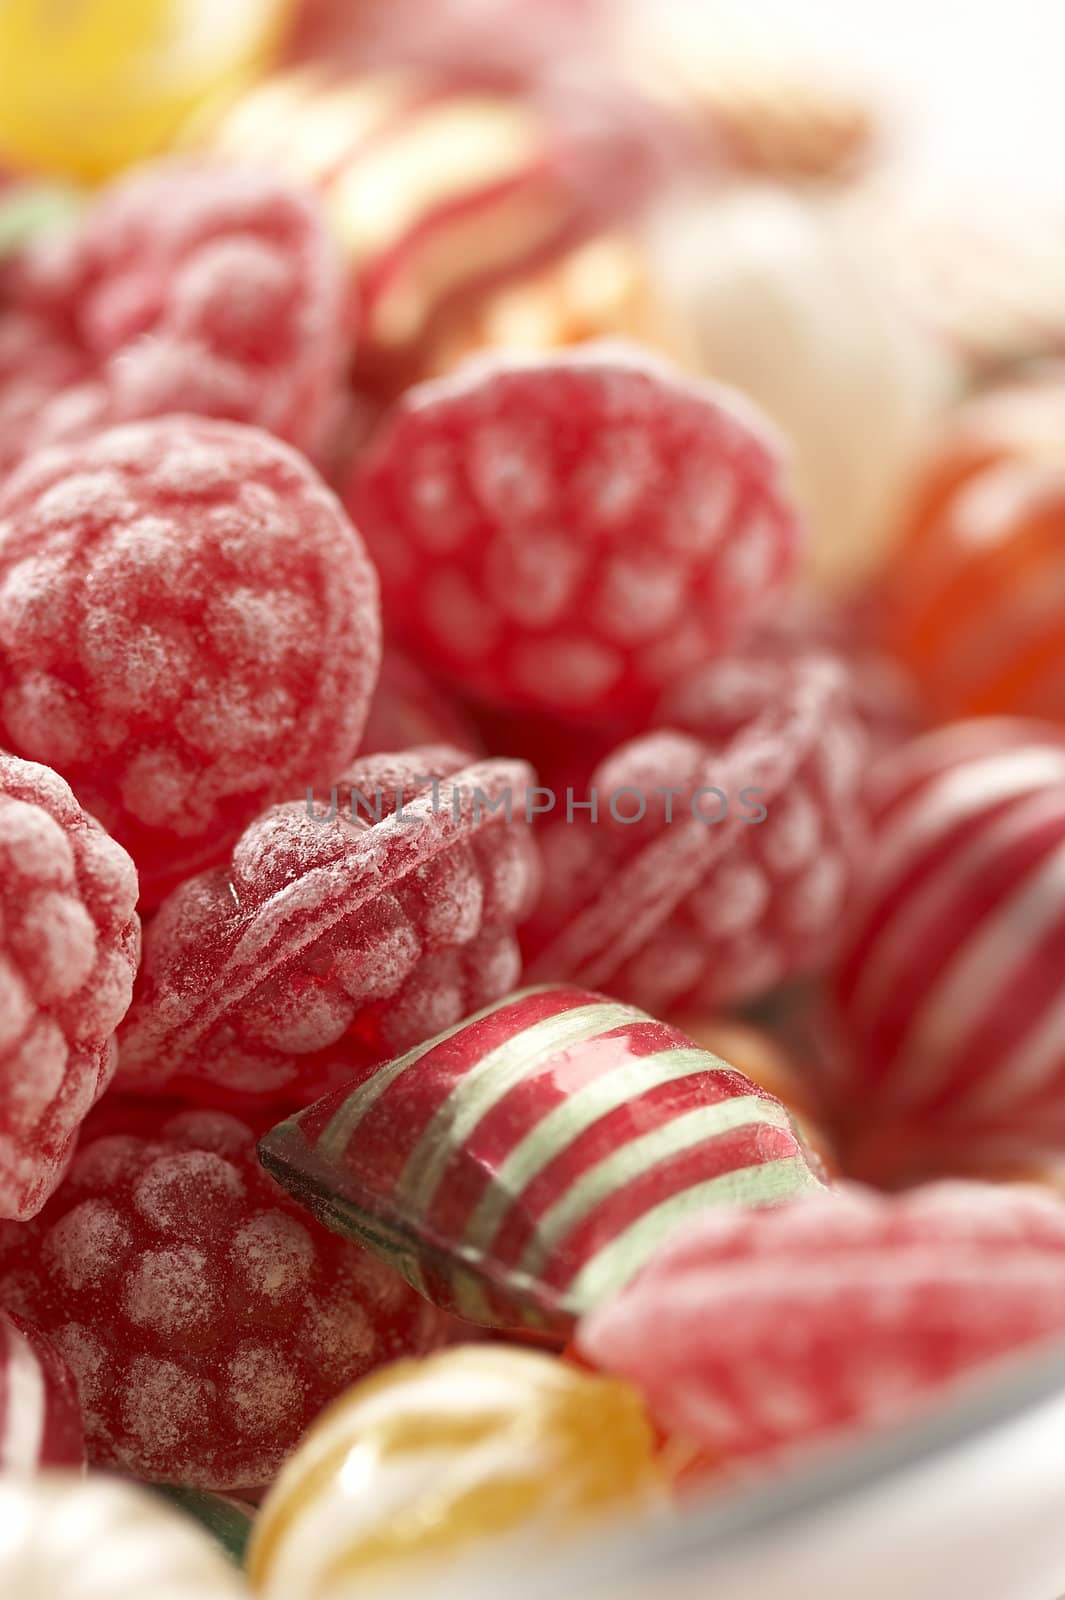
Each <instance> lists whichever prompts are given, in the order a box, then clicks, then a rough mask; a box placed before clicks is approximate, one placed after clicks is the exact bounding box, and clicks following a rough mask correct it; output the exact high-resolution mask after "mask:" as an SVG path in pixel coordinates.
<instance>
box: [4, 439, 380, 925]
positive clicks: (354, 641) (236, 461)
mask: <svg viewBox="0 0 1065 1600" xmlns="http://www.w3.org/2000/svg"><path fill="white" fill-rule="evenodd" d="M378 653H379V625H378V615H377V589H376V581H375V578H374V573H373V570H372V568H371V566H370V563H369V561H368V560H367V557H366V554H365V551H364V549H363V546H362V543H361V541H360V539H359V536H358V534H357V533H356V532H355V530H354V529H353V528H352V526H351V524H350V522H349V521H348V520H347V518H346V517H345V515H344V513H343V511H342V509H341V507H340V506H339V504H338V502H337V501H336V500H335V498H334V497H333V496H332V494H331V493H330V492H329V491H328V490H327V489H326V488H325V486H324V485H323V484H322V483H321V481H320V480H319V479H318V478H317V477H316V475H315V473H314V472H313V470H312V469H311V468H310V467H308V466H307V464H306V462H304V461H303V460H302V459H301V458H300V457H299V456H297V455H296V454H295V452H294V451H292V450H290V449H289V448H288V447H287V446H285V445H283V444H281V443H279V442H278V441H277V440H275V439H272V438H270V437H268V436H267V435H266V434H264V433H262V432H260V431H259V430H258V429H253V428H244V427H241V426H239V425H237V424H234V423H227V422H216V421H212V420H209V419H206V418H197V417H164V418H161V419H159V420H157V421H152V422H144V423H136V424H131V425H130V426H128V427H123V428H114V429H110V430H107V431H105V432H103V433H100V434H96V435H94V436H93V437H92V438H90V439H87V440H85V441H84V442H82V443H80V444H73V445H62V446H56V447H55V448H54V449H51V450H47V451H42V452H40V453H39V454H37V455H36V456H34V457H32V458H31V459H30V460H28V461H27V462H25V463H24V465H23V467H22V468H21V470H20V471H19V472H17V473H15V474H13V475H12V477H11V478H9V479H8V481H7V483H6V484H5V485H4V487H3V489H2V490H0V739H2V740H3V741H4V742H5V743H6V744H7V745H8V746H9V747H10V748H11V749H13V750H15V751H16V752H17V753H19V754H21V755H25V756H28V757H31V758H33V759H38V760H42V761H47V762H49V763H50V764H52V765H54V766H55V767H56V769H57V770H58V771H60V772H61V773H62V774H63V776H64V777H65V778H67V779H68V780H69V782H70V784H71V786H72V787H73V789H74V790H75V792H76V793H77V795H78V798H79V799H80V800H81V801H82V803H83V804H84V805H85V806H86V807H87V808H88V809H89V810H90V811H92V813H93V814H94V815H95V816H97V817H99V818H100V820H101V821H102V822H103V823H104V825H105V826H106V827H107V828H108V829H109V830H110V832H111V833H112V834H113V835H114V836H115V838H117V839H118V840H119V841H120V843H122V844H123V845H124V846H125V847H126V848H127V849H128V850H129V851H130V854H131V855H132V856H133V858H134V860H135V862H136V863H137V867H138V869H139V871H140V876H141V891H142V895H143V896H144V899H145V901H146V902H148V903H151V902H153V901H155V900H158V898H159V897H160V895H161V894H162V893H163V892H165V889H166V888H167V887H168V886H169V884H171V883H174V882H178V881H180V880H181V878H183V877H186V876H187V875H188V874H189V873H190V872H192V871H195V870H197V869H198V868H199V867H201V866H203V865H206V864H207V863H208V862H210V861H212V860H217V859H219V858H220V857H221V856H222V855H223V854H224V852H225V849H226V847H227V845H228V844H229V843H231V841H232V840H233V839H234V838H235V837H236V836H237V834H238V833H239V832H240V829H241V828H242V827H243V826H244V825H245V824H246V823H247V822H248V821H249V820H250V819H251V818H252V817H253V816H254V815H255V814H256V813H257V812H258V811H260V810H261V809H262V808H263V806H264V805H267V804H269V802H270V801H272V800H274V799H276V798H278V796H279V795H283V794H285V793H291V792H292V790H293V789H294V788H298V787H299V785H300V784H302V783H306V782H310V781H313V780H314V779H316V778H320V777H322V776H323V775H325V774H328V773H329V772H332V771H335V770H336V769H337V768H338V767H339V766H342V765H343V763H344V762H345V761H347V760H349V759H350V758H351V756H352V755H353V753H354V751H355V749H356V748H357V746H358V742H359V738H360V735H361V733H362V727H363V722H364V720H365V716H366V712H367V708H368V705H369V700H370V695H371V693H372V690H373V685H374V680H375V676H376V672H377V663H378Z"/></svg>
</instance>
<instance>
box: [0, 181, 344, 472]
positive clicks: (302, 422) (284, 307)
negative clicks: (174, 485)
mask: <svg viewBox="0 0 1065 1600" xmlns="http://www.w3.org/2000/svg"><path fill="white" fill-rule="evenodd" d="M5 289H6V293H5V295H4V297H3V301H2V302H0V304H2V305H3V309H2V311H0V423H2V437H0V468H2V469H7V468H10V467H12V466H14V465H16V464H17V462H18V461H19V460H20V459H21V458H22V457H23V456H24V455H26V454H27V453H28V452H29V451H31V450H33V449H39V448H40V447H41V446H43V445H46V444H54V443H57V442H59V441H61V440H67V439H76V438H81V437H83V436H84V435H85V434H86V433H87V432H89V431H90V430H92V429H94V428H101V427H107V426H110V425H112V424H115V423H121V422H131V421H134V420H136V419H138V418H142V417H154V416H159V415H162V414H163V413H166V412H173V411H181V412H193V413H196V414H197V415H201V416H216V417H226V418H229V419H230V420H232V421H235V422H246V423H254V424H255V425H257V426H259V427H263V428H266V429H267V430H268V431H269V432H270V433H275V434H277V435H278V436H279V437H280V438H283V439H286V440H287V441H289V442H290V443H291V444H294V445H296V446H297V447H298V448H299V449H301V450H304V451H306V452H307V453H308V454H309V455H310V456H312V458H313V457H314V456H315V455H316V454H320V453H321V452H322V451H323V450H324V449H325V447H326V445H327V442H328V438H329V435H330V432H331V430H332V428H333V426H334V424H335V421H336V412H337V407H338V404H339V400H340V383H341V370H342V361H343V354H344V341H343V340H342V338H341V284H340V264H339V258H338V255H337V251H336V246H335V244H334V242H333V240H332V239H331V238H330V237H329V235H328V232H327V228H326V223H325V219H324V217H323V216H322V215H321V214H320V212H319V210H318V208H317V206H316V205H315V203H314V201H313V199H312V198H310V197H308V196H307V195H305V194H304V193H303V192H302V191H301V190H299V189H298V188H294V187H292V186H290V185H288V184H286V183H284V182H282V181H280V180H279V179H277V178H276V177H274V176H272V175H271V174H269V173H266V172H254V171H252V172H249V171H246V170H237V171H234V170H230V169H227V168H226V167H219V166H215V167H211V166H203V165H198V164H196V163H195V162H173V161H171V162H161V163H159V164H158V165H154V166H148V167H145V168H143V169H142V170H138V171H136V172H134V173H132V174H130V175H129V176H126V177H124V178H122V179H121V180H120V181H119V182H117V183H116V184H114V185H113V186H111V187H110V188H109V189H107V190H105V191H104V192H103V193H102V194H101V195H100V196H99V197H97V198H94V199H93V200H91V201H89V202H88V203H87V204H86V206H85V207H84V210H83V213H82V215H81V217H80V218H79V220H78V221H77V222H75V223H72V224H71V225H70V227H69V228H67V229H65V230H59V229H56V228H52V229H49V230H47V231H44V230H42V231H41V235H40V236H39V237H38V238H36V239H34V238H31V240H30V243H29V246H28V247H27V249H26V250H25V251H24V252H23V254H22V255H21V256H20V257H19V258H18V259H17V260H16V261H15V262H13V263H12V264H11V266H10V267H9V268H8V270H7V273H6V276H5Z"/></svg>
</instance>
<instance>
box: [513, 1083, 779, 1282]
mask: <svg viewBox="0 0 1065 1600" xmlns="http://www.w3.org/2000/svg"><path fill="white" fill-rule="evenodd" d="M752 1126H761V1127H770V1128H787V1129H788V1130H789V1131H790V1129H791V1126H792V1123H791V1117H790V1115H789V1113H788V1111H787V1109H786V1108H785V1107H784V1106H782V1105H780V1104H779V1102H777V1101H774V1100H767V1099H765V1098H764V1097H763V1096H761V1095H753V1094H741V1095H734V1096H733V1098H732V1099H731V1100H719V1101H717V1103H716V1104H715V1105H710V1106H696V1107H695V1109H694V1110H692V1111H687V1112H684V1113H683V1114H682V1115H681V1116H678V1117H674V1118H673V1119H672V1121H670V1122H667V1123H664V1124H663V1125H662V1126H661V1127H659V1128H652V1130H651V1131H650V1133H645V1134H643V1135H641V1137H640V1138H638V1139H630V1140H628V1141H627V1143H625V1144H623V1145H621V1146H620V1147H619V1148H618V1149H617V1150H612V1151H611V1152H610V1154H609V1155H608V1156H604V1157H603V1159H602V1160H601V1161H597V1162H596V1164H595V1166H594V1167H590V1168H589V1169H588V1171H587V1172H584V1173H582V1175H581V1176H580V1177H579V1178H578V1179H577V1181H576V1182H575V1183H574V1184H573V1185H572V1187H571V1188H570V1189H568V1190H567V1191H566V1193H565V1194H564V1195H563V1196H562V1197H561V1199H559V1200H557V1201H556V1202H555V1204H554V1205H553V1206H552V1207H551V1209H550V1210H549V1211H547V1212H545V1213H544V1215H543V1216H542V1217H541V1219H540V1221H539V1223H538V1225H537V1229H536V1232H535V1234H534V1235H533V1237H532V1238H531V1239H530V1241H529V1243H528V1245H527V1246H526V1249H525V1253H524V1255H523V1256H522V1259H521V1270H522V1271H523V1272H528V1273H530V1274H536V1273H538V1272H540V1271H542V1270H543V1267H544V1265H545V1263H546V1262H547V1261H549V1260H550V1258H551V1256H552V1255H553V1254H554V1252H555V1251H556V1250H557V1249H558V1247H559V1245H560V1244H561V1242H562V1240H563V1239H564V1238H565V1237H566V1235H567V1234H568V1233H570V1232H572V1230H573V1229H574V1228H576V1227H579V1226H580V1224H581V1223H582V1222H583V1221H584V1220H585V1218H586V1217H588V1216H590V1215H591V1213H592V1212H593V1211H594V1210H595V1208H596V1206H598V1205H600V1204H601V1203H602V1202H603V1201H604V1200H606V1199H608V1198H609V1197H610V1195H612V1194H615V1193H617V1191H618V1190H619V1189H622V1188H624V1187H625V1186H626V1185H627V1184H630V1183H632V1182H633V1181H634V1180H635V1179H636V1178H641V1177H643V1175H644V1174H645V1173H647V1172H650V1171H651V1169H652V1167H656V1166H658V1164H659V1162H662V1161H666V1160H668V1159H669V1158H670V1157H671V1156H677V1155H680V1154H681V1152H682V1151H684V1150H690V1149H692V1148H693V1146H695V1145H698V1144H702V1143H704V1141H705V1140H707V1139H713V1138H715V1137H717V1136H718V1135H720V1134H723V1133H732V1132H733V1131H734V1130H735V1129H737V1128H744V1127H752ZM763 1165H764V1164H763ZM741 1170H742V1172H743V1173H744V1174H747V1173H757V1172H760V1171H761V1170H762V1166H757V1167H749V1168H743V1169H741ZM737 1175H738V1174H733V1173H725V1174H719V1176H718V1178H716V1179H714V1180H713V1181H714V1182H719V1181H721V1177H726V1178H732V1177H734V1176H737Z"/></svg>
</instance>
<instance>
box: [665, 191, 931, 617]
mask: <svg viewBox="0 0 1065 1600" xmlns="http://www.w3.org/2000/svg"><path fill="white" fill-rule="evenodd" d="M650 245H651V249H652V253H653V257H654V263H655V270H656V272H657V276H658V279H659V284H660V290H661V293H662V295H663V297H664V298H665V300H666V303H667V305H668V306H669V308H670V309H671V311H672V313H673V316H674V317H675V318H676V319H678V320H681V321H683V322H686V324H687V329H688V339H687V351H686V359H687V361H688V363H689V365H690V366H692V367H693V368H694V369H695V370H696V371H699V372H702V373H705V374H708V375H710V376H712V377H714V378H717V379H720V380H722V381H724V382H726V383H731V384H734V385H735V386H736V387H737V388H739V389H743V390H745V391H746V392H747V393H748V394H749V395H750V396H751V397H752V398H753V399H754V400H756V401H758V402H759V403H760V404H761V405H762V406H764V407H765V409H766V410H767V411H768V412H769V413H770V415H771V416H772V417H773V418H774V420H775V421H776V422H777V423H778V424H779V426H780V427H781V428H782V429H783V430H784V432H785V434H786V435H787V436H788V438H789V440H790V443H791V446H792V452H793V471H794V476H795V484H796V488H797V490H798V493H799V497H800V500H801V502H802V505H803V508H804V510H805V513H806V517H807V521H808V524H809V532H808V542H807V556H806V570H807V572H808V574H809V575H810V576H811V577H812V578H813V579H814V580H815V581H816V582H817V583H818V584H820V585H822V586H824V587H827V588H831V589H833V590H841V589H846V588H848V587H853V586H855V585H856V584H857V583H859V582H860V581H861V579H862V578H864V577H866V576H868V575H869V574H871V573H872V572H874V571H875V570H876V568H877V567H878V566H879V565H880V563H881V561H882V559H883V557H884V554H885V552H886V550H887V548H888V547H889V545H890V543H891V539H892V536H893V534H894V531H895V529H896V527H897V525H898V518H899V508H900V505H901V503H902V501H903V499H904V497H905V494H906V491H907V489H908V486H909V481H910V473H911V471H912V468H913V465H914V463H915V461H916V459H917V455H918V453H919V451H920V449H921V447H922V445H923V444H924V443H925V442H926V439H927V435H928V430H929V425H930V423H931V421H932V419H933V418H934V417H935V416H936V415H937V414H938V413H939V411H940V410H941V409H942V407H943V405H944V404H945V402H946V400H947V398H948V396H949V394H950V391H951V384H952V369H951V367H950V365H949V364H948V362H947V360H946V357H945V356H944V355H943V354H942V352H941V351H940V349H939V348H938V347H937V346H935V345H934V344H933V343H932V341H931V339H930V338H928V337H927V336H926V335H925V334H924V333H922V332H921V330H920V329H919V328H918V327H917V325H916V322H915V321H913V320H912V319H910V318H909V317H908V316H907V314H906V313H905V311H904V310H903V309H902V306H901V304H899V303H897V302H896V300H895V299H894V298H893V296H892V294H891V292H890V290H889V289H888V288H887V286H886V284H885V283H883V282H882V281H881V279H880V276H879V273H878V271H877V268H876V264H875V262H874V261H872V260H871V259H869V258H868V256H867V254H866V252H865V251H864V250H863V249H862V246H861V239H860V236H859V235H858V233H857V232H856V231H855V232H851V231H850V230H848V229H847V228H846V226H845V225H844V223H843V221H842V220H841V219H840V217H839V216H838V215H837V213H836V211H835V210H834V209H833V208H832V207H831V206H830V205H828V204H826V203H823V202H815V201H812V200H801V199H799V198H798V197H797V196H794V195H791V194H789V193H787V192H786V191H785V190H782V189H777V188H774V187H772V186H762V185H751V186H744V187H742V188H739V189H735V190H731V191H729V192H727V193H725V194H723V195H720V196H713V195H707V196H705V197H703V198H701V199H700V200H699V201H698V202H695V201H693V200H692V199H691V197H688V199H687V200H686V202H685V204H684V205H683V206H679V207H678V208H676V209H672V208H671V209H670V210H669V212H668V214H663V215H661V216H660V217H658V218H657V219H656V220H655V222H654V224H653V225H652V229H651V236H650Z"/></svg>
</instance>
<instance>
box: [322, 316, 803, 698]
mask: <svg viewBox="0 0 1065 1600" xmlns="http://www.w3.org/2000/svg"><path fill="white" fill-rule="evenodd" d="M779 473H780V463H779V458H778V455H777V451H776V446H775V444H774V443H773V441H772V440H771V439H770V438H769V436H767V435H765V434H764V433H763V431H762V428H761V425H760V423H759V422H758V420H757V419H756V418H755V417H754V416H753V415H751V414H748V412H747V410H746V408H745V406H744V405H743V403H742V402H741V401H740V400H739V398H738V397H736V396H733V395H731V394H729V393H727V392H725V391H723V390H718V389H714V388H709V387H703V386H700V385H698V384H695V383H692V382H690V381H688V380H685V379H683V378H682V377H681V376H680V375H679V373H677V372H675V371H674V370H673V369H671V368H670V367H668V366H667V365H666V364H664V363H658V362H657V361H655V360H652V359H651V358H649V357H647V356H645V355H644V354H643V353H642V352H640V351H639V350H638V349H637V348H636V347H635V346H633V347H628V346H625V345H622V344H620V343H619V344H616V345H615V344H611V343H604V344H601V345H595V344H592V345H587V346H585V347H583V348H582V349H581V350H579V351H575V352H561V353H558V354H555V355H551V356H545V357H542V358H537V359H533V358H529V359H527V360H522V359H516V358H490V357H484V358H479V359H478V360H476V361H474V362H471V363H470V364H469V365H468V366H467V367H466V368H465V369H464V370H463V371H462V372H461V373H458V374H456V375H454V376H453V377H450V378H445V379H438V380H435V381H432V382H428V383H424V384H421V385H419V386H418V387H417V388H415V389H413V390H411V391H410V392H409V393H408V394H407V395H406V396H405V397H404V398H403V399H402V400H401V401H400V402H399V404H398V405H397V406H396V408H395V409H394V410H393V411H392V413H391V415H390V417H389V418H387V419H386V421H385V422H384V423H383V425H382V428H381V431H380V433H379V434H378V436H377V438H376V439H375V441H374V442H373V444H371V446H370V448H369V450H368V451H367V453H366V455H365V456H364V457H363V458H362V461H361V463H360V466H359V468H358V469H357V471H356V476H355V480H354V482H353V484H352V488H351V493H350V497H349V503H350V505H351V507H352V513H353V515H354V517H355V519H356V520H357V522H358V523H359V526H360V527H361V528H362V530H363V532H364V534H365V536H366V539H367V542H368V544H369V546H370V549H371V552H372V554H373V556H374V559H375V561H376V562H377V564H378V569H379V572H380V577H381V585H382V595H383V600H384V605H385V610H386V615H390V616H391V617H392V618H393V619H394V622H395V626H396V628H397V630H398V632H399V634H400V636H401V637H402V638H403V640H404V641H405V642H406V643H407V644H408V646H409V648H410V649H411V650H412V652H416V653H418V654H419V655H420V657H421V659H422V661H423V663H424V664H425V665H426V666H429V667H432V668H434V669H436V670H438V671H440V672H442V673H445V674H446V675H447V676H448V677H449V678H450V679H451V680H452V681H453V682H454V683H455V684H457V685H458V686H460V687H461V688H463V689H464V690H466V691H468V692H470V693H472V694H475V695H478V696H481V697H482V698H484V699H485V700H487V701H490V702H491V701H495V702H497V703H499V704H502V705H506V706H512V707H514V708H517V709H521V708H525V709H528V710H537V711H543V712H549V713H552V714H554V715H559V716H562V717H569V718H572V719H573V720H575V721H581V720H585V721H593V720H606V721H609V720H610V719H611V718H618V717H621V718H624V719H626V721H627V725H629V726H633V725H634V724H635V725H638V720H639V718H640V717H641V715H643V714H645V713H646V712H648V711H649V709H650V708H651V707H652V706H653V704H654V703H655V701H656V700H657V699H658V698H659V696H660V695H661V694H662V692H663V691H664V690H665V688H666V687H667V686H668V685H670V684H671V683H673V682H675V681H676V680H677V678H678V677H680V676H681V675H682V674H683V673H684V672H685V671H688V670H691V669H692V668H693V667H695V666H698V665H700V664H701V663H702V662H704V661H705V660H706V658H707V657H708V656H715V655H719V654H720V653H721V652H722V651H723V650H724V649H725V647H726V646H727V645H728V644H729V643H730V642H731V641H732V640H733V639H734V638H735V637H736V636H737V634H739V633H740V632H741V631H742V630H743V628H744V627H745V626H747V625H749V624H750V623H753V622H754V621H755V620H756V619H757V618H758V617H759V616H760V615H762V614H764V613H765V611H766V609H767V607H768V606H769V605H770V604H771V603H772V601H773V599H774V597H775V595H776V594H777V592H778V591H779V589H780V587H781V585H782V584H783V582H784V580H785V579H786V577H787V575H788V572H789V570H790V568H791V565H792V560H793V556H794V552H795V544H796V539H797V527H796V522H795V518H794V515H793V512H792V509H791V506H790V504H789V502H788V499H787V496H786V495H785V493H784V491H783V488H782V486H781V483H780V476H779Z"/></svg>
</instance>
